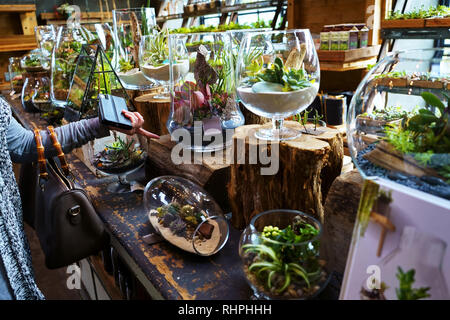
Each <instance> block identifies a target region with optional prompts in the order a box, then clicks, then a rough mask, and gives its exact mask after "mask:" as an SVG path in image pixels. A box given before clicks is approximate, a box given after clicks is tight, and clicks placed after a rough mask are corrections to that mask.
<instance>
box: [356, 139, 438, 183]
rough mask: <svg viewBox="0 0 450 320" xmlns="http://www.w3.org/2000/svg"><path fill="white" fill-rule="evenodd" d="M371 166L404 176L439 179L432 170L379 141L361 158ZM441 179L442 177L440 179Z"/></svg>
mask: <svg viewBox="0 0 450 320" xmlns="http://www.w3.org/2000/svg"><path fill="white" fill-rule="evenodd" d="M363 157H364V158H365V159H367V160H369V161H370V162H372V163H373V164H375V165H377V166H379V167H382V168H385V169H388V170H393V171H399V172H403V173H406V174H411V175H415V176H417V177H422V176H435V177H440V176H439V175H438V174H437V173H436V172H435V171H434V170H432V169H429V168H425V167H423V166H421V165H420V164H419V163H418V162H417V161H415V160H414V158H412V157H411V156H406V155H403V154H402V153H401V152H399V151H397V150H396V149H395V148H394V147H393V146H392V145H390V144H389V143H387V142H386V141H380V142H379V143H378V144H377V146H376V148H375V149H374V150H372V151H370V152H368V153H366V154H365V155H364V156H363ZM440 178H442V177H440Z"/></svg>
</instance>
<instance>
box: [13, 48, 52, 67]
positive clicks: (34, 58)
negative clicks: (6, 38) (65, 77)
mask: <svg viewBox="0 0 450 320" xmlns="http://www.w3.org/2000/svg"><path fill="white" fill-rule="evenodd" d="M20 64H21V67H22V69H23V70H25V71H26V72H48V71H50V63H49V61H48V59H46V58H45V57H44V56H43V54H42V51H41V50H40V49H34V50H32V51H30V52H29V53H28V54H26V55H24V56H23V57H22V59H21V61H20Z"/></svg>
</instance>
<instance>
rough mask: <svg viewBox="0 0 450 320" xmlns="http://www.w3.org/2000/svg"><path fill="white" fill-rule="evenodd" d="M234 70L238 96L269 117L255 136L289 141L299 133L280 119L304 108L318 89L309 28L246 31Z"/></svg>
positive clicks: (317, 77) (317, 74)
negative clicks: (286, 126)
mask: <svg viewBox="0 0 450 320" xmlns="http://www.w3.org/2000/svg"><path fill="white" fill-rule="evenodd" d="M236 73H237V77H236V79H237V84H236V85H237V95H238V98H239V99H240V101H241V102H242V103H243V105H244V106H245V107H246V108H247V109H248V110H250V111H251V112H253V113H255V114H257V115H258V116H261V117H266V118H271V119H272V127H271V128H265V127H263V128H261V129H259V130H258V131H256V132H255V135H256V137H257V138H259V139H264V140H289V139H295V138H296V137H298V136H299V135H300V134H301V133H300V131H298V130H294V129H291V128H285V127H284V126H283V121H284V119H285V118H287V117H290V116H292V115H295V114H297V113H299V112H301V111H303V110H305V109H306V108H307V107H308V106H309V105H310V104H311V102H312V101H313V100H314V98H315V97H316V95H317V92H318V90H319V82H320V69H319V59H318V57H317V52H316V49H315V46H314V42H313V40H312V37H311V33H310V32H309V30H307V29H302V30H287V31H267V32H252V33H249V34H247V35H246V36H245V37H244V39H243V40H242V42H241V46H240V51H239V56H238V60H237V67H236Z"/></svg>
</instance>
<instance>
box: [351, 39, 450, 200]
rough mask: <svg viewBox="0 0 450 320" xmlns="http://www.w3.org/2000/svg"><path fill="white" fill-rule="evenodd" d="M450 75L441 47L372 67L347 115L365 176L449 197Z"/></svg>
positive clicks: (356, 156) (353, 153) (449, 62)
mask: <svg viewBox="0 0 450 320" xmlns="http://www.w3.org/2000/svg"><path fill="white" fill-rule="evenodd" d="M449 73H450V58H449V57H448V56H447V55H446V54H445V53H444V49H439V48H438V49H424V50H411V51H403V52H396V53H393V54H391V55H389V56H387V57H386V58H384V59H383V60H382V61H380V62H379V63H378V64H377V65H376V66H375V67H373V68H372V69H371V70H370V72H369V73H368V74H367V75H366V77H365V78H364V79H363V81H362V82H361V84H360V85H359V87H358V89H357V90H356V93H355V95H354V97H353V99H352V102H351V105H350V108H349V112H348V116H347V137H348V141H349V149H350V153H351V156H352V158H353V161H354V163H355V164H356V166H357V168H358V169H359V171H360V172H361V174H362V176H363V177H364V178H367V179H375V180H377V179H381V180H385V181H392V182H395V183H398V184H401V185H404V186H407V187H411V188H413V189H416V190H420V191H423V192H427V193H429V194H433V195H436V196H438V197H441V198H444V199H447V200H449V199H450V184H449V183H450V155H449V154H450V130H449V128H450V127H449V125H450V119H449V98H448V97H449V95H450V91H449V89H450V78H449ZM394 185H395V184H394Z"/></svg>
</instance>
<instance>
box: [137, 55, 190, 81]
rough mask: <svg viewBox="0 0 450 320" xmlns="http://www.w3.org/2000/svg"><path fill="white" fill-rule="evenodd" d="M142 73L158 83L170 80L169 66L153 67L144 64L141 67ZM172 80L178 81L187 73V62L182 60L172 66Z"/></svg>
mask: <svg viewBox="0 0 450 320" xmlns="http://www.w3.org/2000/svg"><path fill="white" fill-rule="evenodd" d="M141 69H142V72H143V73H144V74H145V75H146V76H147V77H149V78H152V79H155V80H158V81H169V80H170V65H169V64H163V65H162V66H159V67H154V66H152V65H149V64H145V65H144V66H142V67H141ZM173 72H174V78H175V79H179V78H180V77H182V76H184V75H185V74H187V73H188V72H189V60H183V61H181V62H180V63H176V64H174V65H173Z"/></svg>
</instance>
